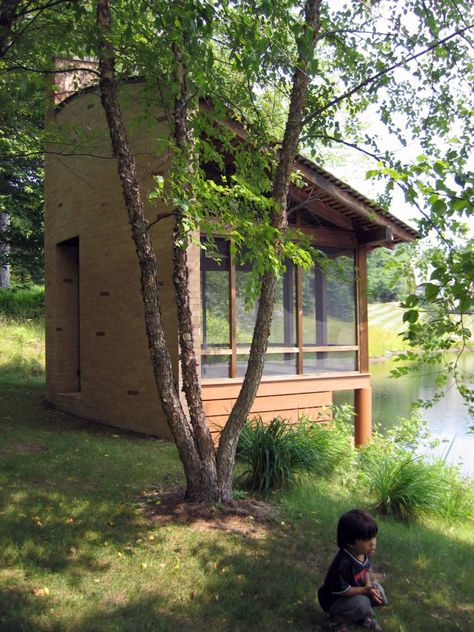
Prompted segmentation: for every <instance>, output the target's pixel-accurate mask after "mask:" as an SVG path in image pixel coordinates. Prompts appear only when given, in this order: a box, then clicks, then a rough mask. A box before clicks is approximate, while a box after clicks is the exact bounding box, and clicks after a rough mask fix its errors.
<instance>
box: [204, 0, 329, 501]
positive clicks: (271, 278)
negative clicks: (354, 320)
mask: <svg viewBox="0 0 474 632" xmlns="http://www.w3.org/2000/svg"><path fill="white" fill-rule="evenodd" d="M320 10H321V0H308V1H307V2H306V4H305V22H306V25H305V32H304V33H303V34H302V38H304V37H305V35H306V34H307V33H308V32H310V33H311V38H310V40H309V41H310V44H309V47H308V49H307V51H306V55H305V57H306V58H305V59H300V60H299V61H298V64H297V67H296V69H295V72H294V75H293V86H292V92H291V100H290V109H289V113H288V119H287V122H286V126H285V134H284V137H283V143H282V147H281V150H280V156H279V161H278V166H277V170H276V173H275V178H274V181H273V188H272V197H273V200H274V203H275V211H274V214H273V218H272V223H273V226H274V227H275V228H277V229H279V231H280V233H281V235H282V239H283V238H284V236H285V232H286V228H287V225H288V216H287V211H286V209H287V202H288V189H289V184H290V176H291V173H292V170H293V165H294V161H295V157H296V152H297V149H298V141H299V137H300V133H301V129H302V126H303V116H304V108H305V102H306V95H307V93H308V86H309V82H310V75H309V73H307V72H306V69H307V66H308V63H309V61H310V60H311V58H312V56H313V54H314V48H315V46H316V41H317V38H318V34H319V29H320ZM281 244H282V242H281V241H280V242H279V243H277V244H276V251H277V253H278V252H281ZM276 281H277V278H276V275H275V273H274V272H267V273H266V274H265V276H264V278H263V282H262V290H261V294H260V299H259V304H258V311H257V319H256V323H255V328H254V332H253V338H252V345H251V347H250V356H249V362H248V367H247V372H246V374H245V378H244V381H243V384H242V388H241V390H240V393H239V396H238V398H237V401H236V402H235V405H234V407H233V409H232V412H231V414H230V416H229V419H228V421H227V423H226V425H225V428H224V430H223V432H222V436H221V440H220V442H219V449H218V453H217V463H218V476H219V484H220V486H221V489H222V490H223V494H224V496H226V497H227V496H228V495H230V494H231V493H232V470H233V465H234V462H235V453H236V449H237V443H238V440H239V436H240V432H241V430H242V427H243V425H244V423H245V421H246V419H247V417H248V415H249V413H250V408H251V406H252V404H253V402H254V400H255V397H256V394H257V389H258V386H259V384H260V380H261V378H262V373H263V365H264V362H265V353H266V351H267V346H268V338H269V336H270V327H271V322H272V315H273V306H274V304H275V287H276Z"/></svg>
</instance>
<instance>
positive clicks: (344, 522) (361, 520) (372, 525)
mask: <svg viewBox="0 0 474 632" xmlns="http://www.w3.org/2000/svg"><path fill="white" fill-rule="evenodd" d="M378 530H379V528H378V526H377V523H376V522H375V520H374V519H373V518H372V516H371V515H370V514H369V513H367V511H364V510H363V509H351V510H350V511H348V512H346V513H345V514H343V515H342V516H341V517H340V518H339V522H338V523H337V546H338V547H339V548H340V549H343V548H344V547H345V546H346V545H348V544H354V543H355V541H356V540H370V539H371V538H375V536H376V535H377V532H378Z"/></svg>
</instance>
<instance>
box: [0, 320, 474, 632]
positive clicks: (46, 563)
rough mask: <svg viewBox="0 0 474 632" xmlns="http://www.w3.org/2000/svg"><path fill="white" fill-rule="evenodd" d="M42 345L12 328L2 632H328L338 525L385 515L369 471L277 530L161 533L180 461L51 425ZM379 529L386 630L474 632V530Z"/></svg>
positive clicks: (320, 485) (3, 411) (2, 483)
mask: <svg viewBox="0 0 474 632" xmlns="http://www.w3.org/2000/svg"><path fill="white" fill-rule="evenodd" d="M23 327H26V332H29V333H26V332H25V330H24V329H23ZM34 331H36V334H33V332H34ZM40 331H41V326H40V325H36V324H34V323H27V324H26V325H25V324H23V325H20V324H18V323H15V324H14V323H10V324H9V325H8V327H2V344H3V345H4V346H3V347H2V353H1V354H0V358H1V360H0V424H1V428H2V443H1V445H0V512H1V524H2V529H1V530H0V629H1V630H2V631H6V632H17V631H27V632H30V631H31V632H33V631H35V632H36V631H38V630H39V631H45V632H59V631H63V630H64V631H66V630H67V631H68V632H69V631H77V632H91V631H97V632H101V631H104V632H106V631H107V632H111V631H112V632H113V631H117V632H122V631H124V632H140V631H142V630H143V631H145V630H153V631H170V632H171V631H173V632H175V631H177V630H180V631H181V630H183V631H186V630H198V631H199V630H203V631H204V630H208V631H209V630H210V631H216V632H217V631H218V630H219V631H223V630H226V631H227V630H228V631H229V632H230V631H240V630H242V631H244V630H259V631H262V630H263V631H266V630H268V631H274V630H283V629H284V630H287V629H288V630H300V631H306V630H307V631H308V632H309V631H310V630H311V631H314V630H323V629H325V627H324V626H325V617H324V616H323V614H322V613H321V612H320V610H319V607H318V606H317V604H316V602H315V599H314V591H315V588H317V587H318V585H319V584H320V582H321V580H322V577H323V575H324V573H325V571H326V568H327V565H328V563H329V561H330V559H331V557H332V555H333V554H334V552H335V524H336V521H337V518H338V516H339V515H340V514H341V513H342V512H343V511H345V510H347V509H349V508H351V507H353V506H362V507H366V506H368V502H369V501H368V498H367V496H366V494H365V493H362V490H358V489H357V487H355V488H354V486H353V485H352V482H353V481H354V479H355V474H356V471H355V466H354V465H353V466H350V465H349V466H345V467H342V469H341V470H340V471H339V472H336V473H335V474H333V475H332V476H331V477H329V478H326V479H322V478H317V477H308V478H306V479H305V480H304V481H302V482H301V483H300V484H299V485H295V486H294V487H293V488H291V489H290V490H287V491H285V492H278V493H276V494H273V495H271V497H270V498H271V503H272V504H273V506H274V518H273V519H272V520H271V521H270V522H266V523H257V522H255V521H253V520H250V519H249V518H239V519H233V520H231V521H230V522H228V521H226V520H220V519H216V520H212V521H211V522H209V521H208V522H205V521H203V520H199V519H195V520H192V519H191V520H184V519H180V514H178V516H177V517H176V516H175V517H174V518H173V519H168V518H167V517H166V516H164V517H163V516H162V517H161V518H160V519H159V520H158V519H157V518H156V517H155V518H152V517H151V516H150V513H149V509H150V507H154V508H155V509H158V510H159V508H160V503H161V501H160V498H163V497H164V493H165V492H166V490H169V489H170V488H173V487H175V486H179V485H182V484H183V478H182V472H181V466H180V463H179V460H178V458H177V454H176V450H175V448H174V446H173V445H171V444H168V443H164V442H161V441H158V440H155V439H149V438H144V437H140V436H135V435H132V434H127V433H124V432H121V431H117V430H115V429H112V428H104V427H100V426H96V425H93V424H89V423H87V422H85V421H81V420H78V419H75V418H72V417H70V416H68V415H65V414H63V413H59V412H57V411H54V410H51V409H50V408H49V407H48V406H47V404H46V403H45V401H44V399H43V390H44V385H43V375H42V371H41V370H37V368H38V366H40V367H41V365H42V356H41V338H35V335H36V336H37V335H38V334H39V333H40ZM5 332H9V333H7V334H5ZM7 337H8V339H9V340H10V342H4V340H5V339H6V338H7ZM5 358H7V360H6V361H5ZM150 503H151V504H150ZM217 515H218V514H217ZM379 524H380V534H379V546H378V553H377V556H376V558H375V560H374V566H375V570H376V572H377V574H378V579H379V580H380V581H381V582H382V583H384V584H385V587H386V589H387V592H388V594H389V597H390V599H391V606H390V607H389V608H388V609H386V610H384V611H383V612H382V613H381V614H380V617H379V618H380V620H381V622H382V623H383V626H384V630H387V631H389V632H390V631H393V632H395V631H405V632H426V631H427V630H430V631H432V630H435V631H436V630H440V631H444V630H446V631H449V630H453V631H454V630H465V631H466V632H467V630H470V629H471V628H470V624H471V622H472V617H473V615H474V610H473V606H472V603H473V594H472V593H473V591H472V588H471V586H472V581H471V579H472V578H471V574H472V573H471V569H472V568H473V566H474V532H473V529H472V527H473V524H472V520H471V519H470V518H469V516H467V515H465V516H464V518H463V519H460V520H459V521H457V522H453V521H450V522H449V523H447V522H446V521H445V520H443V519H441V518H425V519H423V520H421V521H420V522H418V523H416V524H415V523H414V524H411V525H406V524H403V523H400V522H397V521H396V520H394V519H388V518H382V517H380V518H379Z"/></svg>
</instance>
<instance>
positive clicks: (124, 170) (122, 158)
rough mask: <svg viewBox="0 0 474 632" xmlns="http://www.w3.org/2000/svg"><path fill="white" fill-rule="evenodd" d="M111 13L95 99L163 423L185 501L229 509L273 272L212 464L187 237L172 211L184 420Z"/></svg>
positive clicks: (277, 184) (182, 93) (294, 103)
mask: <svg viewBox="0 0 474 632" xmlns="http://www.w3.org/2000/svg"><path fill="white" fill-rule="evenodd" d="M320 5H321V0H307V2H306V4H305V29H304V32H303V33H302V39H303V38H306V39H305V41H307V42H309V46H307V47H306V49H305V53H304V54H303V56H302V58H301V59H300V60H299V63H298V65H297V68H296V70H295V73H294V76H293V87H292V94H291V101H290V110H289V115H288V120H287V124H286V129H285V135H284V139H283V143H282V147H281V151H280V155H279V161H278V167H277V170H276V175H275V178H274V183H273V191H272V194H273V199H274V202H275V211H274V214H273V217H272V224H273V226H274V227H275V228H276V229H278V231H280V234H281V235H282V238H281V239H282V240H283V238H284V235H285V231H286V227H287V223H288V222H287V214H286V206H287V197H288V188H289V182H290V176H291V172H292V169H293V164H294V160H295V155H296V151H297V146H298V140H299V136H300V132H301V128H302V120H303V113H304V106H305V99H306V94H307V90H308V85H309V75H308V74H307V72H306V68H307V64H308V62H309V61H310V59H311V57H312V55H313V50H314V47H315V44H316V41H317V37H318V32H319V17H320V16H319V12H320ZM110 9H111V2H110V0H98V1H97V23H98V26H99V33H100V35H99V39H100V48H101V54H100V61H99V71H100V91H101V100H102V105H103V108H104V111H105V114H106V119H107V124H108V127H109V131H110V137H111V140H112V146H113V150H114V154H115V157H116V159H117V168H118V173H119V177H120V180H121V183H122V189H123V196H124V200H125V205H126V208H127V211H128V214H129V221H130V224H131V226H132V235H133V240H134V243H135V247H136V251H137V255H138V259H139V266H140V272H141V289H142V297H143V303H144V306H145V324H146V331H147V336H148V341H149V347H150V351H151V358H152V364H153V369H154V374H155V381H156V385H157V389H158V393H159V396H160V400H161V404H162V407H163V410H164V413H165V416H166V418H167V421H168V425H169V427H170V429H171V432H172V434H173V438H174V440H175V442H176V445H177V447H178V451H179V455H180V458H181V461H182V463H183V466H184V471H185V476H186V481H187V496H188V498H189V499H190V500H193V501H223V502H228V503H230V502H232V499H233V493H232V474H233V469H234V463H235V453H236V448H237V442H238V438H239V435H240V432H241V430H242V427H243V425H244V423H245V421H246V419H247V417H248V414H249V412H250V408H251V406H252V403H253V401H254V399H255V396H256V394H257V389H258V386H259V383H260V379H261V377H262V372H263V365H264V361H265V353H266V350H267V344H268V337H269V335H270V325H271V319H272V312H273V305H274V302H275V286H276V280H277V278H276V275H275V273H273V272H268V273H267V274H266V275H265V277H264V279H263V283H262V291H261V296H260V300H259V307H258V312H257V320H256V325H255V329H254V334H253V340H252V345H251V350H250V358H249V364H248V369H247V373H246V375H245V378H244V382H243V386H242V389H241V392H240V394H239V397H238V399H237V402H236V404H235V406H234V408H233V410H232V412H231V415H230V417H229V420H228V422H227V424H226V426H225V428H224V430H223V432H222V435H221V439H220V442H219V447H218V451H217V458H216V455H215V451H214V447H213V444H212V439H211V435H210V431H209V427H208V425H207V422H206V418H205V415H204V410H203V404H202V399H201V392H200V384H199V375H198V370H197V362H196V357H195V351H194V339H193V329H192V314H191V309H190V297H189V281H188V262H187V252H186V248H185V247H183V241H184V242H185V241H186V239H185V237H186V236H185V234H184V230H183V226H182V219H183V216H182V213H181V210H180V209H179V208H175V209H174V215H175V222H176V224H175V247H174V261H173V264H174V268H173V280H174V286H175V294H176V300H177V306H178V333H179V345H180V361H181V368H182V376H183V390H184V393H185V396H186V401H187V405H188V409H189V417H188V415H187V414H186V412H185V411H184V409H183V407H182V405H181V402H180V399H179V394H178V392H177V388H176V385H175V383H174V380H173V373H172V366H171V359H170V356H169V353H168V349H167V345H166V339H165V332H164V327H163V321H162V317H161V310H160V293H159V287H158V282H157V262H156V257H155V253H154V250H153V246H152V243H151V239H150V235H149V232H148V222H147V220H146V218H145V215H144V208H143V203H142V201H141V198H140V191H139V186H138V181H137V175H136V168H135V162H134V159H133V156H132V154H131V151H130V146H129V142H128V138H127V134H126V130H125V128H124V125H123V119H122V114H121V111H120V105H119V101H118V96H117V89H116V82H115V69H114V67H115V57H114V49H113V45H112V43H111V10H110ZM308 34H309V35H310V37H309V38H308V37H307V36H308ZM173 55H174V61H175V81H176V84H177V87H178V90H177V96H176V98H175V103H174V130H173V132H174V139H175V143H176V149H177V151H178V152H179V153H180V158H181V159H182V158H183V156H184V157H185V158H186V159H187V165H188V168H189V169H192V168H193V142H192V136H191V134H190V131H189V126H188V122H189V111H188V108H189V103H190V99H189V94H188V89H187V76H186V60H185V57H184V54H183V50H182V48H180V45H179V43H177V42H175V43H174V44H173ZM190 186H191V185H190ZM186 193H187V196H188V198H189V199H190V200H192V188H189V190H188V191H187V192H186ZM281 246H282V241H279V242H278V243H276V244H275V247H276V252H277V253H279V252H281Z"/></svg>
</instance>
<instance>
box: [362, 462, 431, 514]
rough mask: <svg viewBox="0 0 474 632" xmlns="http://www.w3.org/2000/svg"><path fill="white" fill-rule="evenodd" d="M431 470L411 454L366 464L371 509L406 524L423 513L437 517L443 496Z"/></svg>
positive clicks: (366, 479)
mask: <svg viewBox="0 0 474 632" xmlns="http://www.w3.org/2000/svg"><path fill="white" fill-rule="evenodd" d="M433 469H434V468H433V467H432V466H430V464H428V463H426V462H425V461H424V460H423V459H421V458H420V457H415V456H413V455H412V454H405V455H403V454H402V453H399V454H389V455H387V456H385V457H382V456H381V458H379V459H369V460H367V461H366V463H365V469H364V472H363V477H364V478H365V481H366V484H367V488H368V491H369V493H370V494H371V496H372V498H373V503H374V504H373V507H374V509H375V510H376V511H379V512H380V513H382V514H385V515H393V516H395V517H396V518H399V519H401V520H409V519H411V518H413V517H416V516H418V515H420V514H423V513H430V512H432V513H439V512H440V509H441V507H442V504H443V503H442V494H441V490H440V486H439V485H440V480H439V477H436V476H433V473H434V472H433Z"/></svg>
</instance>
